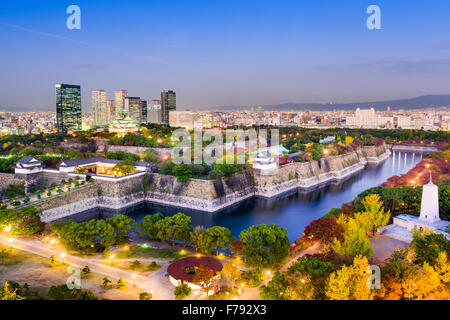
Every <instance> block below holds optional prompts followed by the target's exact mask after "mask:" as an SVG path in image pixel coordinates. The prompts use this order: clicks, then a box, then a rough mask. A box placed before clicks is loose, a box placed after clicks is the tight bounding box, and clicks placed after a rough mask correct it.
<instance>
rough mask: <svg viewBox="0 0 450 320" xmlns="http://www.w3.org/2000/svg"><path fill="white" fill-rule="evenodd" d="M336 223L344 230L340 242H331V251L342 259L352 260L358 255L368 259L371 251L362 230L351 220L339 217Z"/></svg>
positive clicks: (335, 240)
mask: <svg viewBox="0 0 450 320" xmlns="http://www.w3.org/2000/svg"><path fill="white" fill-rule="evenodd" d="M338 223H339V224H340V225H341V226H342V227H343V229H344V236H343V239H342V240H338V239H336V238H335V239H334V240H333V250H334V251H335V252H336V253H337V254H339V255H340V256H342V257H347V258H354V257H356V256H358V255H362V256H365V257H368V258H369V257H370V256H371V255H372V252H373V249H372V247H371V246H370V240H369V238H368V237H367V234H366V232H365V230H364V228H363V227H362V226H361V225H360V223H359V222H358V221H357V220H356V219H353V218H349V217H343V216H340V217H339V218H338Z"/></svg>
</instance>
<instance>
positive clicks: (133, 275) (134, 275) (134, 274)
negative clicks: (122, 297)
mask: <svg viewBox="0 0 450 320" xmlns="http://www.w3.org/2000/svg"><path fill="white" fill-rule="evenodd" d="M131 278H133V286H134V280H136V273H133V274H132V275H131Z"/></svg>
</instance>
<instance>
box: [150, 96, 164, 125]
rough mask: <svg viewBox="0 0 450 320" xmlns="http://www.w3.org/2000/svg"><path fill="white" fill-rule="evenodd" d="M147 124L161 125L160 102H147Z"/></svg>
mask: <svg viewBox="0 0 450 320" xmlns="http://www.w3.org/2000/svg"><path fill="white" fill-rule="evenodd" d="M147 123H158V124H159V123H161V100H150V101H149V102H148V104H147Z"/></svg>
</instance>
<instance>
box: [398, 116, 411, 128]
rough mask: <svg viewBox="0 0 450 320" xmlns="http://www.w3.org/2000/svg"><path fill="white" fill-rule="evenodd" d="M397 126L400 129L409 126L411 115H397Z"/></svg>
mask: <svg viewBox="0 0 450 320" xmlns="http://www.w3.org/2000/svg"><path fill="white" fill-rule="evenodd" d="M397 127H398V128H402V129H408V128H411V117H407V116H398V117H397Z"/></svg>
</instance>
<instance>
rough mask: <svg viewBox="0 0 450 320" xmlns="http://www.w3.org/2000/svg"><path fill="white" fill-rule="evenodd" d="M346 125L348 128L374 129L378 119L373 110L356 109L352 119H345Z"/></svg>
mask: <svg viewBox="0 0 450 320" xmlns="http://www.w3.org/2000/svg"><path fill="white" fill-rule="evenodd" d="M346 124H347V126H349V127H356V128H368V129H374V128H376V127H377V125H378V118H377V115H376V113H375V109H374V108H370V109H360V108H357V109H356V111H355V115H354V116H353V117H347V119H346Z"/></svg>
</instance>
